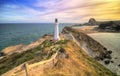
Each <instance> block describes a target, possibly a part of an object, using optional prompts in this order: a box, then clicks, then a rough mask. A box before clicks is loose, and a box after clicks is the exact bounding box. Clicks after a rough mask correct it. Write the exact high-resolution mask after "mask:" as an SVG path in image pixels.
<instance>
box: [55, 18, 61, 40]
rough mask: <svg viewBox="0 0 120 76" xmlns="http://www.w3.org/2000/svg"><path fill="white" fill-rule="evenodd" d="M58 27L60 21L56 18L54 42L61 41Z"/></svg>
mask: <svg viewBox="0 0 120 76" xmlns="http://www.w3.org/2000/svg"><path fill="white" fill-rule="evenodd" d="M58 25H59V23H58V19H57V18H56V19H55V30H54V40H60V37H59V28H58Z"/></svg>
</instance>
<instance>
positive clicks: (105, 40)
mask: <svg viewBox="0 0 120 76" xmlns="http://www.w3.org/2000/svg"><path fill="white" fill-rule="evenodd" d="M97 27H98V26H85V27H81V28H79V27H78V28H77V27H75V28H74V27H73V28H74V29H76V30H77V31H78V32H83V33H85V34H87V35H89V36H90V37H92V38H93V39H94V40H96V41H97V42H99V43H100V44H101V45H103V46H104V47H106V48H107V49H108V50H111V51H112V55H111V56H112V59H111V60H110V61H111V62H110V64H108V65H106V64H105V63H104V61H105V60H103V61H99V63H101V64H103V65H104V66H105V67H107V68H108V69H109V70H111V71H112V72H114V73H116V74H118V75H120V63H119V62H120V55H119V54H120V53H119V51H120V48H119V45H120V42H119V39H120V33H111V32H99V30H97Z"/></svg>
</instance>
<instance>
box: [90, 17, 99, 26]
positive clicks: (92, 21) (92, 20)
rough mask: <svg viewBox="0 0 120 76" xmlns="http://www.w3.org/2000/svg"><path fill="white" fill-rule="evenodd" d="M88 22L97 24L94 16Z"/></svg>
mask: <svg viewBox="0 0 120 76" xmlns="http://www.w3.org/2000/svg"><path fill="white" fill-rule="evenodd" d="M88 23H89V24H90V25H96V24H97V22H96V20H95V19H94V18H90V19H89V21H88Z"/></svg>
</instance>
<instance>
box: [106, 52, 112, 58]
mask: <svg viewBox="0 0 120 76" xmlns="http://www.w3.org/2000/svg"><path fill="white" fill-rule="evenodd" d="M104 58H107V59H112V57H111V55H110V54H108V53H107V54H105V55H104Z"/></svg>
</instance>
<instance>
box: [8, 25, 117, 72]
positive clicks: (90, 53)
mask: <svg viewBox="0 0 120 76" xmlns="http://www.w3.org/2000/svg"><path fill="white" fill-rule="evenodd" d="M89 27H90V26H87V27H83V28H84V29H82V28H79V29H77V30H76V31H79V33H81V34H82V35H81V37H83V38H82V39H83V41H82V42H81V41H80V40H77V41H75V40H76V39H77V38H76V35H75V34H72V36H73V37H74V39H73V37H72V38H71V39H72V40H73V41H74V42H76V43H77V44H78V45H79V47H80V48H82V49H83V50H84V51H85V52H86V53H87V54H88V55H89V56H91V57H93V58H95V57H96V56H98V57H99V56H101V55H102V54H104V53H105V52H106V51H105V50H104V51H101V52H100V49H102V50H103V49H104V48H105V47H104V46H103V45H101V44H100V43H99V42H97V41H96V40H94V39H93V38H91V37H89V36H88V35H87V34H92V33H99V32H97V31H95V30H93V27H91V28H89ZM80 29H81V30H82V32H81V30H80ZM88 29H90V30H88ZM86 30H88V31H86ZM71 31H72V30H71ZM83 31H84V32H83ZM63 32H65V31H64V29H63V31H62V35H61V36H62V38H64V36H66V34H65V33H63ZM68 33H70V30H67V34H68ZM76 34H77V33H76ZM65 38H67V37H65ZM47 39H48V40H50V39H53V36H51V35H45V36H43V37H42V38H40V39H39V40H37V41H35V42H33V43H31V44H29V45H26V46H23V47H22V49H17V50H15V51H14V52H17V53H21V52H23V51H26V50H29V49H32V48H35V47H37V46H38V45H40V44H41V43H42V42H43V41H44V40H47ZM68 39H70V38H68ZM89 39H90V40H89ZM86 40H87V42H88V41H92V42H90V43H87V42H84V41H86ZM91 43H92V45H96V44H97V45H98V47H97V49H99V50H98V52H95V51H93V50H91V49H90V48H89V47H88V46H89V45H90V44H91ZM86 46H87V47H86ZM13 47H14V46H13ZM93 48H95V49H96V47H93ZM8 55H10V53H8ZM98 62H99V63H101V64H102V65H104V62H101V61H98ZM104 66H105V67H107V65H104ZM107 68H108V69H109V70H111V71H112V72H115V71H113V69H111V68H109V67H107ZM116 71H117V70H116ZM117 74H119V73H117Z"/></svg>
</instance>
